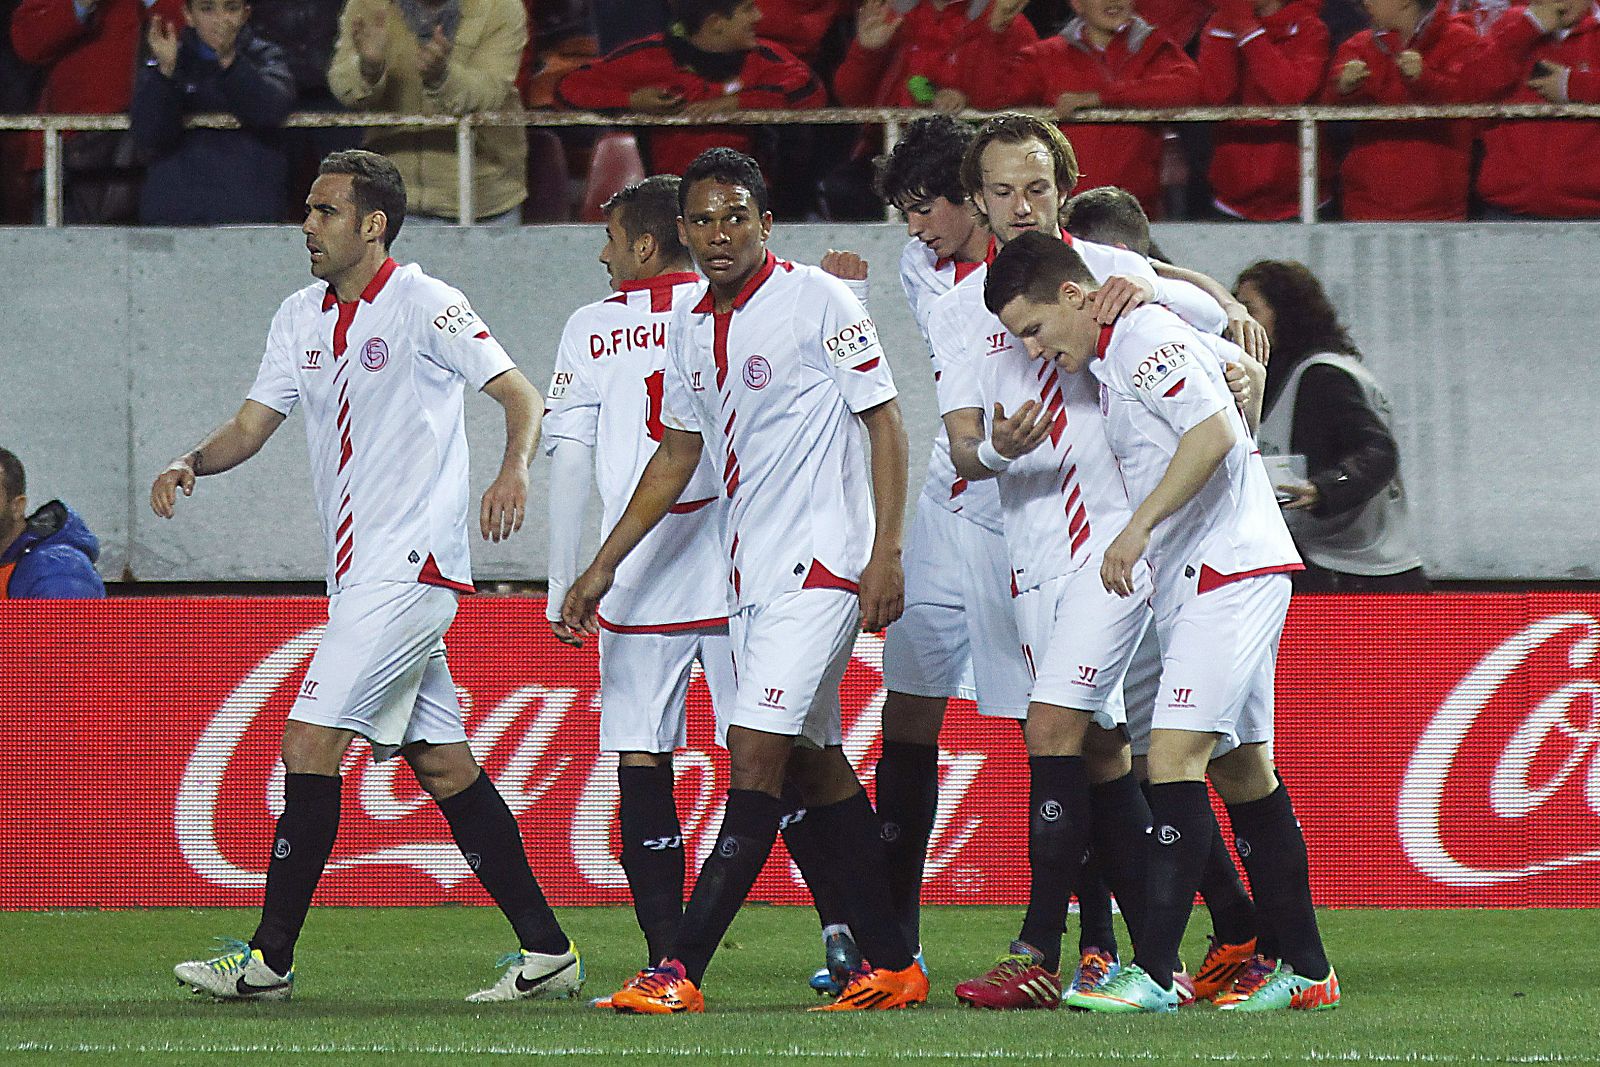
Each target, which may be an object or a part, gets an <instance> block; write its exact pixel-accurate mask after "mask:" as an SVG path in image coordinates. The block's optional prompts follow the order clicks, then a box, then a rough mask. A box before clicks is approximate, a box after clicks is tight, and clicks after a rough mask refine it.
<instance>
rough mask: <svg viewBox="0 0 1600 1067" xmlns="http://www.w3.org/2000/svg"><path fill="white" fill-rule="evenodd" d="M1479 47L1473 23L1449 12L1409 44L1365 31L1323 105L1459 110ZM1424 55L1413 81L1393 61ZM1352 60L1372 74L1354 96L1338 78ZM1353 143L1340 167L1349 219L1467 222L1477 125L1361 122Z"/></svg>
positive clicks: (1344, 58)
mask: <svg viewBox="0 0 1600 1067" xmlns="http://www.w3.org/2000/svg"><path fill="white" fill-rule="evenodd" d="M1478 47H1479V42H1478V31H1477V30H1476V29H1474V28H1473V25H1472V20H1471V18H1469V17H1467V16H1462V15H1451V14H1449V13H1448V10H1447V9H1446V8H1444V7H1441V8H1439V9H1435V10H1433V11H1430V12H1428V14H1426V15H1425V16H1424V17H1423V20H1422V21H1421V22H1419V23H1418V24H1417V28H1416V30H1415V31H1414V32H1413V33H1412V35H1411V38H1410V39H1409V40H1401V39H1400V36H1399V34H1397V33H1394V32H1393V31H1383V32H1378V31H1375V30H1363V31H1362V32H1361V33H1358V34H1356V35H1355V36H1354V37H1352V38H1350V39H1349V40H1348V41H1346V42H1345V43H1344V44H1342V45H1340V46H1339V51H1338V53H1337V54H1336V55H1335V56H1334V57H1333V63H1332V64H1331V65H1330V66H1329V68H1328V83H1327V86H1326V88H1325V89H1324V91H1323V98H1324V99H1325V100H1327V101H1328V102H1329V103H1333V104H1453V103H1465V102H1466V101H1468V100H1470V99H1472V92H1471V89H1470V87H1469V86H1468V85H1467V83H1466V81H1465V74H1464V71H1465V68H1466V67H1467V65H1468V64H1469V63H1470V62H1471V60H1472V58H1473V56H1474V54H1475V53H1476V52H1477V50H1478ZM1407 50H1410V51H1415V52H1418V53H1420V54H1421V56H1422V73H1421V74H1419V75H1418V76H1417V78H1416V80H1415V81H1408V80H1407V79H1406V78H1404V77H1402V76H1401V74H1400V68H1399V67H1398V66H1397V65H1396V62H1395V57H1396V56H1398V55H1399V54H1400V53H1401V52H1404V51H1407ZM1353 59H1359V60H1361V61H1363V62H1364V63H1366V65H1367V69H1368V70H1369V71H1371V73H1370V74H1369V75H1368V76H1367V78H1366V80H1364V81H1363V82H1361V84H1360V85H1358V86H1357V87H1356V89H1355V91H1354V92H1352V93H1350V94H1348V95H1345V94H1342V93H1340V92H1339V71H1340V70H1341V69H1342V68H1343V67H1344V65H1345V64H1346V63H1348V62H1350V61H1351V60H1353ZM1354 126H1355V133H1354V138H1355V141H1354V144H1353V145H1352V146H1351V148H1350V152H1349V154H1348V155H1346V156H1345V158H1344V163H1343V165H1342V166H1341V168H1340V171H1339V173H1340V177H1341V179H1342V190H1343V192H1342V201H1343V207H1344V217H1345V218H1347V219H1353V220H1363V219H1404V220H1412V221H1437V220H1446V221H1448V220H1459V219H1465V218H1466V217H1467V185H1468V180H1469V173H1470V170H1471V154H1472V132H1473V131H1472V124H1471V123H1468V122H1357V123H1355V124H1354Z"/></svg>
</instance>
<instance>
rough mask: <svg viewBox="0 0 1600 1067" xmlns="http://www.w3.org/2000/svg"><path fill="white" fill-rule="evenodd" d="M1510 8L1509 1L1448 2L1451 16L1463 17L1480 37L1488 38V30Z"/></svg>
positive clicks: (1452, 0)
mask: <svg viewBox="0 0 1600 1067" xmlns="http://www.w3.org/2000/svg"><path fill="white" fill-rule="evenodd" d="M1510 7H1511V0H1450V13H1451V14H1452V15H1465V16H1467V18H1468V20H1469V21H1471V23H1472V29H1473V31H1474V32H1475V33H1477V34H1478V36H1480V37H1485V36H1488V33H1489V29H1490V27H1492V26H1493V25H1494V24H1495V23H1496V22H1498V21H1499V20H1500V16H1501V15H1504V14H1505V13H1506V11H1507V9H1509V8H1510Z"/></svg>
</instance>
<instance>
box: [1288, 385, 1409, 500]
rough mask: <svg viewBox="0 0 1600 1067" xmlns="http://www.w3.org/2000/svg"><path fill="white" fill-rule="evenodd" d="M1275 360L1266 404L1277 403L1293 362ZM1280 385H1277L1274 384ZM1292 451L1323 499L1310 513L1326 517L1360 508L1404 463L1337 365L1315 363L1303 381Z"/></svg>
mask: <svg viewBox="0 0 1600 1067" xmlns="http://www.w3.org/2000/svg"><path fill="white" fill-rule="evenodd" d="M1285 363H1286V364H1287V365H1285V366H1282V367H1280V366H1279V361H1278V360H1276V359H1275V360H1273V361H1272V363H1271V365H1270V366H1271V371H1272V372H1274V373H1273V374H1272V379H1271V380H1269V381H1268V383H1267V389H1266V397H1265V399H1266V402H1267V404H1268V405H1269V406H1271V405H1273V404H1276V403H1277V401H1278V399H1279V395H1280V394H1281V392H1282V389H1283V383H1284V382H1285V381H1287V380H1288V378H1289V375H1290V373H1291V372H1292V371H1293V370H1294V364H1293V363H1289V362H1288V361H1285ZM1274 386H1276V388H1274ZM1291 414H1292V415H1293V416H1294V419H1293V422H1292V423H1291V429H1290V431H1289V451H1291V452H1294V453H1297V454H1299V455H1303V456H1305V457H1306V473H1307V475H1308V478H1307V480H1308V481H1310V482H1311V484H1312V485H1315V486H1316V487H1317V490H1318V492H1319V493H1321V494H1322V499H1321V500H1320V501H1318V503H1317V506H1316V507H1314V508H1312V509H1311V513H1312V514H1313V515H1315V516H1317V517H1318V518H1321V519H1326V518H1331V517H1332V516H1334V515H1341V514H1343V513H1344V512H1346V511H1349V510H1351V509H1352V508H1358V507H1360V506H1361V505H1362V504H1365V503H1366V502H1367V501H1368V500H1371V499H1372V498H1373V497H1374V496H1376V495H1377V493H1378V491H1379V490H1380V489H1382V488H1383V487H1384V486H1386V485H1388V484H1389V480H1390V479H1391V478H1393V477H1394V473H1395V471H1396V470H1397V469H1398V468H1399V466H1400V451H1399V449H1398V448H1397V447H1396V445H1395V441H1394V436H1393V435H1392V434H1390V433H1389V431H1388V429H1386V428H1385V427H1384V425H1383V423H1382V422H1381V421H1380V420H1379V419H1378V416H1377V415H1376V414H1375V413H1374V412H1373V411H1372V409H1371V408H1369V407H1368V406H1367V403H1366V397H1365V395H1364V394H1363V393H1362V391H1361V386H1360V385H1359V384H1357V382H1356V380H1355V379H1354V378H1352V377H1350V375H1348V374H1346V373H1345V372H1344V371H1342V370H1340V369H1339V368H1338V367H1330V366H1327V365H1320V366H1316V367H1312V368H1310V369H1309V370H1307V371H1306V372H1305V374H1304V375H1303V376H1302V377H1301V379H1300V391H1299V393H1298V394H1297V395H1296V397H1295V404H1294V411H1293V412H1292V413H1291Z"/></svg>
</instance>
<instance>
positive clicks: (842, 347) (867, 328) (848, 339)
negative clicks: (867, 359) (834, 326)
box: [823, 319, 878, 367]
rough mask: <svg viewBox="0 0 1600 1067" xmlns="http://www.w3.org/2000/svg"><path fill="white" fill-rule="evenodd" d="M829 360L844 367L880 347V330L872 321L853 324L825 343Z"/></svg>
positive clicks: (836, 365) (864, 320)
mask: <svg viewBox="0 0 1600 1067" xmlns="http://www.w3.org/2000/svg"><path fill="white" fill-rule="evenodd" d="M823 347H824V348H826V349H827V350H828V358H829V359H831V360H833V365H834V366H835V367H842V366H844V365H845V364H847V363H850V362H852V361H853V360H855V359H856V358H857V357H858V356H860V355H862V354H863V353H865V352H867V351H868V350H870V349H874V348H877V347H878V328H877V327H876V326H874V325H873V323H872V320H871V319H862V320H861V321H860V322H853V323H851V324H850V325H849V326H846V327H845V328H844V329H842V330H840V331H839V332H838V333H836V334H834V335H833V336H832V337H830V338H828V339H827V340H826V341H824V342H823Z"/></svg>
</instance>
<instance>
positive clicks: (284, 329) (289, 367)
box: [248, 301, 300, 416]
mask: <svg viewBox="0 0 1600 1067" xmlns="http://www.w3.org/2000/svg"><path fill="white" fill-rule="evenodd" d="M290 318H291V313H290V311H289V304H288V302H287V301H286V302H285V303H284V305H283V306H282V307H280V308H278V313H277V314H276V315H274V316H272V325H271V326H270V327H268V329H267V350H266V352H264V353H263V354H262V356H261V368H260V369H259V370H258V371H256V382H255V384H254V385H252V386H251V387H250V393H249V397H248V398H249V399H251V400H254V401H255V402H256V403H258V404H262V405H265V406H266V407H269V408H271V409H272V410H273V411H276V412H277V413H278V414H280V415H283V416H288V415H289V414H290V413H292V412H293V411H294V408H295V405H296V404H298V403H299V402H300V383H299V381H298V380H297V379H296V378H295V370H294V356H295V352H294V337H293V331H292V329H291V328H290V325H289V322H290Z"/></svg>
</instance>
